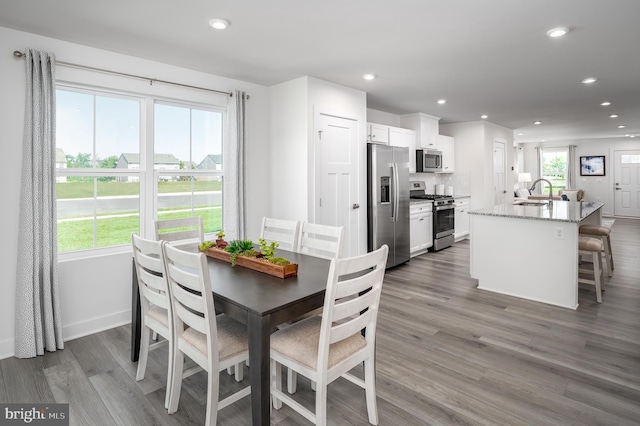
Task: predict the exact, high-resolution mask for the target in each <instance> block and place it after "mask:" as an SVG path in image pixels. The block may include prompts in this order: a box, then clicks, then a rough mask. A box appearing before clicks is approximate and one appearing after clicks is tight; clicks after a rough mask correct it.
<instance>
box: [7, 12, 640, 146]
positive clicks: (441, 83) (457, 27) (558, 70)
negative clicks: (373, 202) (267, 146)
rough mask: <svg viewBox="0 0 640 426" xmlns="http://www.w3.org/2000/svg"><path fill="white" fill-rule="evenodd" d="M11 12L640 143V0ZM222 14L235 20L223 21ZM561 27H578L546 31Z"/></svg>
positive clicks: (424, 108)
mask: <svg viewBox="0 0 640 426" xmlns="http://www.w3.org/2000/svg"><path fill="white" fill-rule="evenodd" d="M0 10H1V13H0V26H3V27H7V28H13V29H17V30H22V31H26V32H31V33H35V34H41V35H44V36H48V37H53V38H57V39H61V40H66V41H71V42H75V43H80V44H84V45H88V46H93V47H97V48H101V49H106V50H111V51H115V52H120V53H125V54H129V55H134V56H138V57H143V58H147V59H152V60H156V61H159V62H165V63H170V64H174V65H179V66H183V67H187V68H192V69H195V70H200V71H205V72H209V73H213V74H217V75H221V76H226V77H232V78H235V79H239V80H243V81H248V82H253V83H259V84H264V85H273V84H277V83H281V82H284V81H288V80H291V79H294V78H297V77H300V76H305V75H309V76H313V77H317V78H320V79H323V80H328V81H332V82H335V83H338V84H342V85H345V86H349V87H353V88H356V89H360V90H363V91H366V92H367V94H368V95H367V104H368V107H369V108H373V109H377V110H381V111H386V112H390V113H394V114H405V113H412V112H424V113H427V114H431V115H435V116H438V117H441V123H455V122H465V121H477V120H480V116H481V115H482V114H487V115H488V118H487V120H488V121H491V122H493V123H497V124H500V125H502V126H506V127H508V128H511V129H514V135H515V139H516V141H518V142H538V141H540V140H543V139H544V140H546V141H560V140H575V139H598V138H617V137H620V138H624V137H625V136H624V135H625V134H633V135H637V136H638V139H637V140H638V141H639V142H640V25H638V18H639V17H640V1H639V0H606V1H605V0H518V1H514V0H484V1H479V0H448V1H442V0H440V1H436V0H396V1H391V0H386V1H385V0H349V1H345V0H321V1H320V0H318V1H311V0H307V1H302V0H218V1H212V0H209V1H204V0H188V1H184V2H179V1H176V0H135V1H131V0H110V1H108V2H106V1H104V2H95V1H87V0H56V1H51V0H20V1H15V0H0ZM36 11H37V12H36ZM212 18H224V19H226V20H228V21H229V22H230V23H231V25H230V26H229V28H228V29H227V30H225V31H216V30H213V29H211V28H210V27H209V26H208V25H207V23H208V21H209V20H210V19H212ZM558 26H566V27H569V28H570V29H571V31H570V32H569V34H567V35H566V36H564V37H562V38H559V39H551V38H549V37H547V36H546V32H547V31H548V30H549V29H551V28H554V27H558ZM21 47H22V46H16V49H19V48H21ZM58 59H59V60H61V61H64V58H58ZM364 73H374V74H376V75H377V78H376V79H375V80H373V81H365V80H363V79H362V75H363V74H364ZM590 76H595V77H597V78H598V81H597V82H596V83H594V84H592V85H588V86H587V85H584V84H582V83H581V80H582V79H583V78H585V77H590ZM441 98H444V99H446V100H447V103H446V104H444V105H438V104H437V103H436V101H437V100H438V99H441ZM603 101H610V102H611V103H612V105H611V106H609V107H602V106H600V103H601V102H603ZM613 113H616V114H619V118H610V117H609V116H610V114H613ZM536 120H540V121H542V124H540V125H534V124H533V122H534V121H536ZM620 124H622V125H626V128H624V129H618V127H617V126H618V125H620ZM519 133H523V135H518V134H519Z"/></svg>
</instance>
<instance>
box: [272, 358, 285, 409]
mask: <svg viewBox="0 0 640 426" xmlns="http://www.w3.org/2000/svg"><path fill="white" fill-rule="evenodd" d="M271 386H273V387H274V388H275V389H277V390H279V391H282V365H281V364H280V363H278V362H276V361H274V360H271ZM271 399H272V401H273V408H275V409H276V410H279V409H280V408H282V401H280V400H279V399H278V398H277V397H276V396H275V395H274V394H273V393H271Z"/></svg>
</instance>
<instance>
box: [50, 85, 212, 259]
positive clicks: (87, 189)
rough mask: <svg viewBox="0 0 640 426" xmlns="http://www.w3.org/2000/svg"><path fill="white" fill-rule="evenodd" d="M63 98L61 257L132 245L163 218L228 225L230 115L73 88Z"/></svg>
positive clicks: (62, 90) (208, 227)
mask: <svg viewBox="0 0 640 426" xmlns="http://www.w3.org/2000/svg"><path fill="white" fill-rule="evenodd" d="M56 97H57V98H56V108H57V110H56V146H57V152H56V171H57V175H56V193H57V200H56V202H57V213H58V251H59V252H60V253H65V252H73V251H80V250H88V249H98V248H106V247H114V246H123V245H129V244H130V242H131V236H130V235H131V233H132V232H136V233H138V234H141V235H144V234H145V233H144V230H150V229H153V227H152V221H153V220H154V219H155V218H156V217H157V218H158V219H165V218H174V217H187V216H192V215H201V216H202V217H203V223H204V227H205V229H204V230H205V233H213V232H217V231H218V230H220V229H222V182H223V178H224V169H223V167H222V155H221V154H222V144H223V123H224V113H225V110H224V109H213V108H212V109H208V108H205V107H203V106H200V105H196V104H190V103H185V104H180V103H169V102H165V101H163V100H159V99H154V98H152V97H148V96H144V95H140V96H131V95H124V94H120V93H116V92H115V91H114V92H104V91H97V90H86V89H79V88H75V87H66V86H60V87H58V90H57V91H56ZM148 105H151V108H149V107H148ZM143 111H147V112H146V114H145V113H143ZM147 123H149V124H147ZM150 127H151V128H152V129H153V131H150V130H148V131H146V129H149V128H150ZM147 133H148V134H149V135H147Z"/></svg>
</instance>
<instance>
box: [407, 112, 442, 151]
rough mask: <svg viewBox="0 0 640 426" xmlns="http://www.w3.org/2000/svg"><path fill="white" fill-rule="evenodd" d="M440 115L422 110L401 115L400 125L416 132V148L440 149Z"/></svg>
mask: <svg viewBox="0 0 640 426" xmlns="http://www.w3.org/2000/svg"><path fill="white" fill-rule="evenodd" d="M439 121H440V117H434V116H433V115H428V114H424V113H421V112H418V113H414V114H407V115H401V116H400V125H402V126H403V127H407V128H409V129H413V130H415V132H416V148H430V149H438V132H439V130H438V122H439Z"/></svg>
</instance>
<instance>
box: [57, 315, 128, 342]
mask: <svg viewBox="0 0 640 426" xmlns="http://www.w3.org/2000/svg"><path fill="white" fill-rule="evenodd" d="M130 322H131V310H130V309H129V310H126V311H120V312H115V313H113V314H109V315H105V316H102V317H96V318H91V319H89V320H86V321H82V322H78V323H75V324H69V325H65V326H63V327H62V335H63V336H64V341H65V342H66V341H68V340H73V339H78V338H80V337H84V336H88V335H90V334H95V333H99V332H101V331H104V330H109V329H111V328H115V327H119V326H121V325H125V324H129V323H130Z"/></svg>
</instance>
